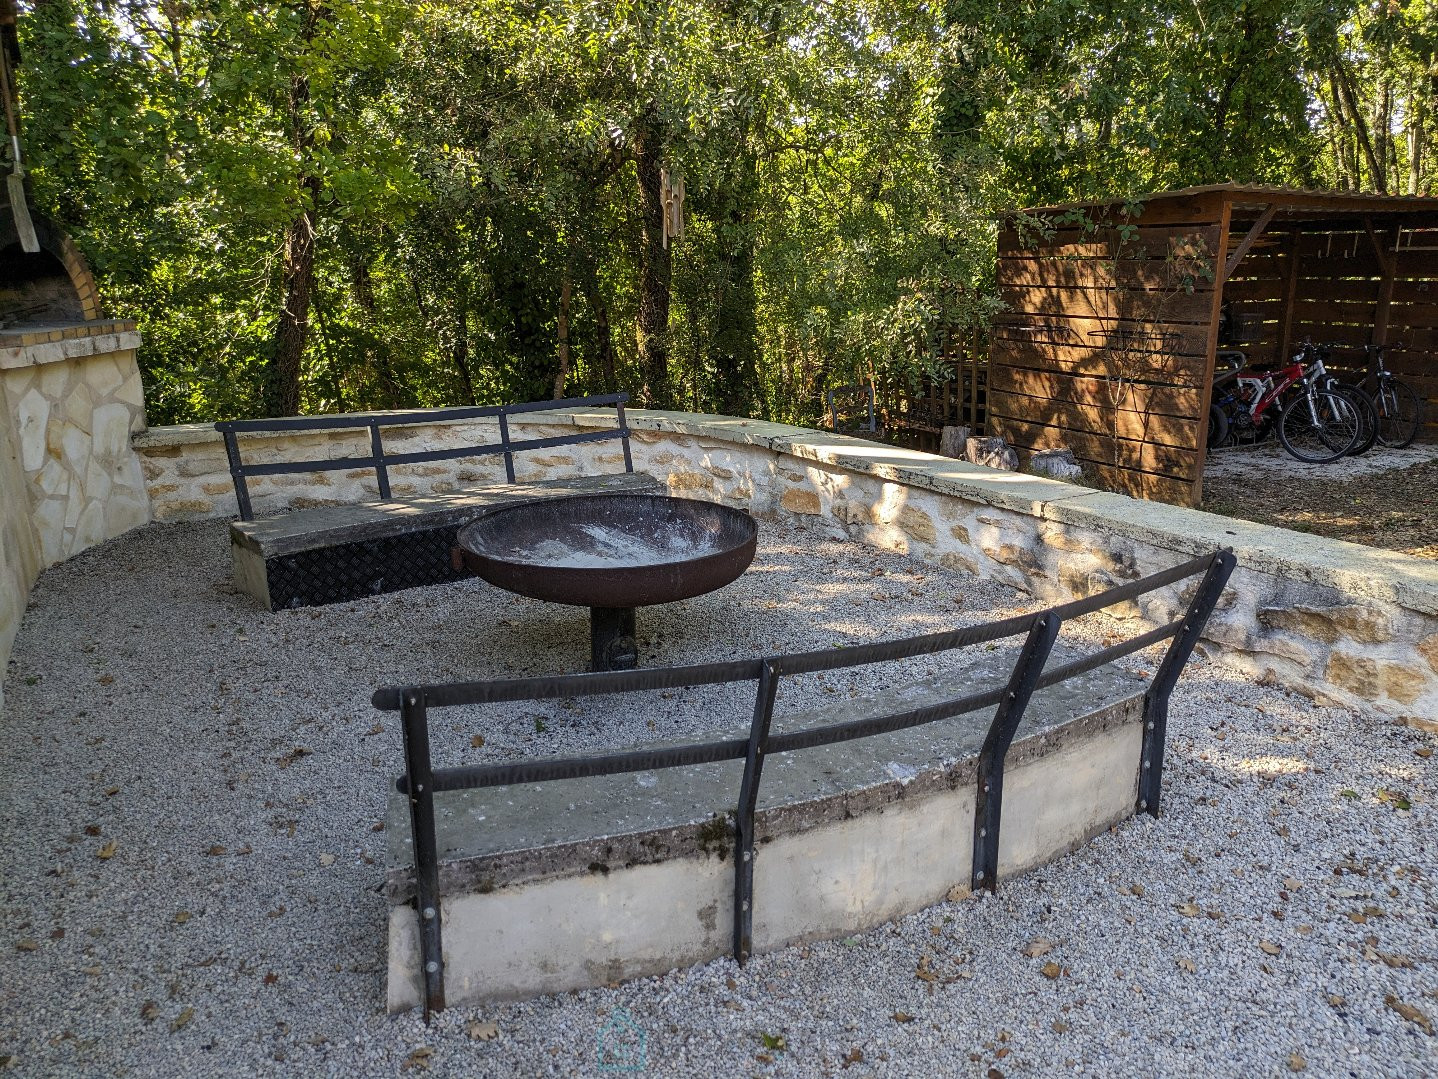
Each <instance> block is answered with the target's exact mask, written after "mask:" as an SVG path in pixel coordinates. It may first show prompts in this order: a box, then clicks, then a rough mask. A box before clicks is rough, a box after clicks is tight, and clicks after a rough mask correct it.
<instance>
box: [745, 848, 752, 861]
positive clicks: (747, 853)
mask: <svg viewBox="0 0 1438 1079" xmlns="http://www.w3.org/2000/svg"><path fill="white" fill-rule="evenodd" d="M750 856H751V852H750V851H747V850H746V851H745V852H744V860H745V861H746V862H747V861H748V860H749V858H750Z"/></svg>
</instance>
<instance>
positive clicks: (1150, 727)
mask: <svg viewBox="0 0 1438 1079" xmlns="http://www.w3.org/2000/svg"><path fill="white" fill-rule="evenodd" d="M1146 729H1148V730H1153V720H1151V719H1150V720H1149V721H1148V723H1147V724H1146Z"/></svg>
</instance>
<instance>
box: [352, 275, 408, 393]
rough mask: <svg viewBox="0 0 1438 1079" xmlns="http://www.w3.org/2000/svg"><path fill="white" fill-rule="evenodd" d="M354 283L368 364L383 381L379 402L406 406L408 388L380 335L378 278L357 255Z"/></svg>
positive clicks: (355, 298) (380, 380)
mask: <svg viewBox="0 0 1438 1079" xmlns="http://www.w3.org/2000/svg"><path fill="white" fill-rule="evenodd" d="M350 284H351V286H352V288H353V290H354V301H355V306H356V307H358V308H359V309H360V310H361V311H363V312H364V315H365V327H364V331H363V332H364V334H365V343H364V358H365V364H366V365H367V366H369V367H371V368H373V369H374V372H375V374H376V376H378V378H379V385H380V396H379V401H378V402H376V403H377V404H378V405H379V406H380V407H381V408H403V407H405V401H404V398H405V394H404V388H403V387H402V386H400V384H399V379H398V378H397V377H396V376H395V372H394V363H393V362H392V357H391V356H390V351H389V343H388V342H387V341H385V339H384V338H383V337H381V336H380V329H379V327H380V316H379V308H378V305H377V304H376V303H375V296H374V278H373V277H372V276H371V274H370V268H369V263H367V262H366V261H365V260H364V258H363V257H362V256H361V255H360V254H358V253H357V252H356V253H351V255H350Z"/></svg>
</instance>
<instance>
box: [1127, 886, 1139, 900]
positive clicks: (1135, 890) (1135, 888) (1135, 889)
mask: <svg viewBox="0 0 1438 1079" xmlns="http://www.w3.org/2000/svg"><path fill="white" fill-rule="evenodd" d="M1128 890H1129V894H1130V895H1133V896H1136V897H1137V898H1139V899H1142V898H1143V885H1142V884H1130V885H1129V886H1128Z"/></svg>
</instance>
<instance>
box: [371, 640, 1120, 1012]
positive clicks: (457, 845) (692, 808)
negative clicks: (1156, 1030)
mask: <svg viewBox="0 0 1438 1079" xmlns="http://www.w3.org/2000/svg"><path fill="white" fill-rule="evenodd" d="M1009 662H1010V658H1009V657H998V656H993V655H990V656H987V657H985V658H983V659H982V660H981V661H980V663H979V664H977V665H976V666H975V667H974V668H973V669H971V670H970V671H966V672H965V673H964V674H963V675H962V676H959V677H957V678H956V677H955V676H953V675H949V676H946V677H944V678H942V679H931V680H928V681H924V682H918V683H915V684H912V685H908V686H906V687H904V688H903V689H900V690H898V691H894V692H890V693H886V694H882V695H876V696H874V697H872V698H868V699H860V700H852V701H847V702H845V703H844V704H843V705H841V706H837V707H834V708H827V709H821V710H816V711H811V712H804V713H795V714H791V715H788V716H780V717H776V720H775V733H778V732H780V731H787V730H794V729H799V728H804V727H810V726H818V725H823V724H827V723H832V722H835V721H838V720H846V719H853V718H860V717H862V716H866V715H885V714H889V713H891V712H895V711H899V710H903V709H907V708H914V707H919V706H921V705H923V704H924V703H926V702H936V701H940V700H947V699H952V698H953V697H954V696H955V695H957V694H961V693H963V692H966V691H968V690H972V689H974V688H977V687H978V686H980V685H984V684H991V683H992V682H994V681H1002V679H1003V678H1004V677H1006V675H1007V672H1008V664H1009ZM1053 662H1055V663H1058V662H1062V660H1061V659H1060V658H1058V657H1057V656H1056V657H1055V658H1054V660H1053ZM1144 688H1145V683H1144V680H1142V679H1140V678H1138V677H1137V676H1135V675H1131V674H1128V673H1126V672H1123V671H1120V670H1116V669H1114V668H1101V669H1100V670H1097V671H1093V672H1090V673H1088V674H1085V675H1081V676H1078V677H1075V678H1073V679H1071V680H1069V681H1066V682H1063V683H1061V684H1059V685H1056V686H1053V687H1050V688H1048V689H1045V690H1041V691H1039V692H1038V693H1037V694H1035V696H1034V698H1033V700H1032V702H1031V703H1030V705H1029V707H1028V710H1027V712H1026V713H1025V718H1024V721H1023V723H1022V724H1021V725H1020V727H1019V730H1018V734H1017V737H1016V738H1015V740H1014V743H1013V746H1012V748H1011V749H1010V751H1009V755H1008V764H1007V768H1006V771H1005V783H1004V800H1003V815H1002V826H1001V831H1000V849H999V866H1000V876H1010V875H1013V874H1016V873H1020V872H1023V871H1025V870H1028V869H1031V868H1033V867H1035V866H1038V865H1042V864H1043V863H1045V862H1048V861H1050V860H1052V859H1053V858H1055V857H1058V856H1059V855H1061V854H1064V853H1066V852H1068V851H1070V850H1072V849H1074V848H1075V847H1077V846H1079V845H1081V844H1083V843H1084V842H1086V841H1087V840H1088V839H1090V838H1091V837H1092V836H1094V835H1096V834H1098V833H1099V832H1102V831H1104V830H1105V829H1107V828H1108V827H1110V826H1111V825H1112V824H1114V823H1115V822H1117V821H1119V820H1122V819H1124V818H1126V817H1129V816H1131V815H1132V814H1133V812H1134V807H1135V803H1136V799H1137V789H1138V775H1139V765H1140V760H1139V756H1140V746H1141V741H1142V739H1141V735H1142V731H1141V727H1142V696H1143V691H1144ZM690 692H693V691H690ZM990 718H991V716H990V714H989V712H988V711H987V710H986V711H985V712H983V713H981V714H980V713H970V714H967V715H963V716H958V717H955V718H953V719H949V720H941V721H938V722H934V723H931V724H928V725H925V726H923V727H919V728H913V729H910V730H906V731H900V732H897V733H895V734H890V735H880V736H874V737H871V738H866V739H861V740H859V741H856V742H848V743H841V744H838V745H833V746H828V747H824V748H819V749H808V750H802V751H799V752H794V753H784V754H778V755H775V756H773V757H771V758H770V759H769V762H768V764H767V765H766V767H765V773H764V775H765V779H764V787H763V791H762V795H761V800H760V804H759V812H758V815H757V817H756V831H757V835H758V839H759V842H758V845H757V847H756V856H755V866H754V881H755V898H754V908H753V917H754V923H753V930H754V944H755V946H756V948H757V949H759V950H761V951H762V950H772V949H776V948H780V947H783V946H785V945H787V944H791V943H795V942H799V941H805V940H813V939H822V938H828V937H836V936H846V935H849V934H851V933H855V932H859V931H862V930H865V929H869V928H872V927H873V926H876V925H879V924H881V923H883V922H885V921H887V920H890V919H893V918H896V917H899V916H901V915H904V914H907V913H909V912H911V911H914V910H918V909H921V908H923V907H925V906H929V905H932V904H934V903H937V902H940V901H942V900H943V899H944V898H945V897H946V896H950V895H951V893H953V890H954V888H955V885H959V886H960V887H962V888H963V889H964V890H965V891H966V890H967V883H968V881H969V877H970V873H971V871H972V858H973V827H974V788H975V784H976V781H977V780H976V777H977V760H978V753H979V749H980V748H981V746H982V742H983V738H984V735H985V732H986V731H987V728H988V725H989V720H990ZM716 735H719V732H716ZM719 736H721V737H722V736H727V735H719ZM740 772H741V762H730V763H727V764H722V765H699V766H693V767H686V768H673V769H665V770H662V771H659V772H654V773H644V774H643V775H642V776H639V777H636V776H635V775H628V774H626V775H617V776H607V777H603V778H596V779H580V780H568V781H555V782H549V783H542V784H525V785H523V786H514V787H502V788H491V789H474V790H467V791H462V792H453V793H441V794H438V795H437V796H436V797H435V810H436V817H437V822H438V823H437V827H438V831H437V836H436V838H437V842H438V848H439V852H440V859H441V863H440V893H441V895H442V897H443V899H442V902H441V904H440V907H441V910H440V914H441V918H442V922H441V924H442V927H443V933H444V946H445V979H444V980H445V997H446V1000H447V1002H448V1003H449V1004H450V1005H455V1004H461V1003H465V1002H473V1001H478V1000H487V999H504V998H522V997H528V996H534V995H536V994H539V993H555V992H562V991H565V990H570V989H578V988H584V987H589V986H596V985H602V984H606V983H608V982H613V981H617V980H620V979H625V978H634V977H640V976H645V975H651V974H659V973H663V972H665V971H669V970H672V969H674V968H676V967H681V966H687V965H690V964H693V963H699V962H704V961H706V960H710V959H714V958H716V957H718V956H722V955H726V954H730V953H731V951H732V947H733V941H732V937H731V934H732V932H733V924H734V922H733V902H734V863H733V860H732V854H731V852H732V844H733V833H732V825H731V823H730V820H729V818H728V816H727V812H728V811H729V810H731V809H732V808H733V805H734V800H735V797H736V795H737V792H738V789H739V776H740ZM387 831H388V835H389V837H390V844H391V849H390V865H391V869H390V872H389V877H388V883H387V890H388V895H389V898H390V901H391V903H392V904H394V905H393V907H392V909H391V913H390V922H389V989H388V993H389V1009H390V1011H392V1012H394V1011H404V1010H407V1009H409V1008H412V1007H416V1006H417V1005H418V1004H419V1003H420V1000H421V988H420V986H421V979H420V974H419V954H420V952H419V919H418V915H417V913H416V911H415V909H414V906H413V903H412V897H413V889H414V885H413V879H412V869H411V868H410V867H411V865H412V858H411V854H410V840H409V833H410V829H409V817H408V807H407V804H406V802H405V799H404V798H403V797H402V796H400V795H398V794H392V796H391V804H390V813H389V819H388V822H387Z"/></svg>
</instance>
